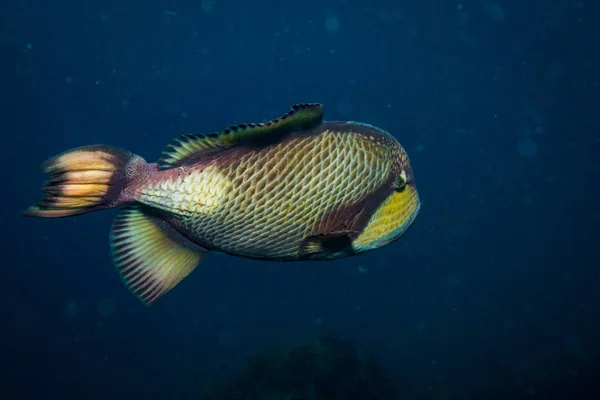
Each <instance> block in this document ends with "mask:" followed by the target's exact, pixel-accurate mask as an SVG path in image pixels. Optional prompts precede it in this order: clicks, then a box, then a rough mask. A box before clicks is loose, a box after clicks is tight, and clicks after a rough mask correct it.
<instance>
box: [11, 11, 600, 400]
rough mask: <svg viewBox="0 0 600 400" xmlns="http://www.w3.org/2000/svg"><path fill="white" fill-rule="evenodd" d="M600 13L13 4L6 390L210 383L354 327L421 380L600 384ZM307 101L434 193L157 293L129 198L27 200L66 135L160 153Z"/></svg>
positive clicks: (77, 394)
mask: <svg viewBox="0 0 600 400" xmlns="http://www.w3.org/2000/svg"><path fill="white" fill-rule="evenodd" d="M598 18H600V6H599V5H598V4H596V3H595V2H592V1H572V0H562V1H558V0H555V1H548V0H530V1H528V2H523V1H517V0H490V1H480V0H465V1H462V2H461V3H460V4H459V3H458V2H454V1H443V0H423V1H420V2H415V1H379V0H377V1H371V2H364V1H357V0H348V1H342V0H338V1H330V0H328V1H314V0H308V1H302V2H276V1H262V2H261V1H257V2H244V1H240V0H237V1H233V0H231V1H229V0H214V1H211V0H204V1H175V0H173V1H158V0H147V1H140V0H138V1H115V0H108V1H107V0H103V1H85V2H83V1H75V0H61V1H42V0H29V1H25V0H23V1H17V0H8V1H5V2H3V3H2V12H1V13H0V46H1V49H0V50H1V53H0V54H2V56H1V59H2V62H1V63H0V70H1V71H0V72H1V75H0V76H1V78H0V79H1V84H0V86H1V88H0V115H1V119H0V121H1V122H2V133H1V134H0V144H1V148H2V149H3V151H2V161H3V162H2V167H3V175H2V176H3V187H2V189H3V190H2V208H1V209H2V230H1V232H2V233H1V234H2V238H1V240H0V243H1V244H2V261H1V265H2V266H1V272H2V275H1V279H0V282H1V283H0V300H1V304H2V307H1V314H0V315H1V320H0V324H1V325H0V357H1V358H0V361H1V365H2V373H1V374H0V376H1V380H2V383H1V384H0V392H1V394H0V397H1V398H3V399H8V398H10V399H25V398H28V399H38V398H39V399H42V398H43V399H46V398H59V397H60V398H62V399H65V400H66V399H82V398H85V399H107V398H112V399H120V398H129V399H132V398H134V399H137V398H144V399H171V398H172V399H199V398H200V395H201V394H202V391H203V390H204V387H205V385H207V384H209V383H210V382H211V381H212V380H213V379H214V378H215V377H216V376H219V375H223V374H226V372H224V371H225V370H228V369H229V368H232V369H233V368H235V367H234V366H235V365H237V364H238V363H240V362H241V361H243V360H244V359H245V358H246V357H247V356H248V355H250V354H253V353H256V352H261V351H264V350H269V349H271V348H274V347H277V346H287V345H290V344H294V343H296V342H298V341H302V340H306V339H307V338H308V339H310V338H312V337H314V336H317V335H319V334H321V333H324V332H335V333H336V334H338V335H339V336H341V337H343V338H345V339H348V340H351V341H353V342H354V343H355V344H356V346H357V347H359V348H360V349H362V350H363V351H365V352H367V353H373V354H376V355H377V356H378V358H379V359H380V361H381V364H382V366H384V368H386V370H387V371H388V372H389V374H391V375H392V376H393V377H394V379H395V381H396V382H397V384H398V385H399V386H400V387H401V388H402V393H403V396H404V397H403V398H406V399H484V398H485V399H494V398H498V399H506V398H511V399H515V398H544V399H545V398H567V397H566V396H567V395H570V396H571V397H569V398H575V397H574V396H579V397H577V398H590V399H593V398H598V396H600V395H599V394H598V391H597V389H598V387H597V386H596V385H597V384H596V380H595V379H596V378H597V376H598V375H597V374H598V367H600V365H599V364H600V363H599V357H600V342H599V340H598V338H599V337H600V325H599V323H600V317H599V315H600V312H599V305H600V294H599V291H598V284H599V283H600V274H599V272H598V267H599V266H600V256H599V253H598V240H599V239H600V229H599V226H600V224H599V223H600V208H599V207H598V197H597V196H598V189H597V186H598V182H600V151H599V150H600V118H599V117H598V104H600V58H599V55H598V54H599V53H598V39H597V38H598V37H600V33H599V32H598V28H597V21H598ZM302 102H321V103H323V104H324V106H325V117H326V119H344V120H347V119H350V120H357V121H362V122H367V123H371V124H374V125H377V126H380V127H382V128H384V129H386V130H388V131H389V132H391V133H392V134H394V135H395V136H396V137H397V138H398V139H399V140H400V142H401V143H402V144H403V145H404V147H405V148H406V149H407V151H408V153H409V156H410V157H411V160H412V165H413V168H414V170H415V174H416V179H417V187H418V189H419V192H420V195H421V199H422V201H423V205H422V210H421V214H420V215H419V217H418V218H417V220H416V222H415V224H414V226H413V227H412V228H411V229H409V231H408V232H407V233H406V234H405V235H404V237H402V238H401V239H400V240H399V241H398V242H395V243H394V244H392V245H390V246H387V247H385V248H383V249H381V250H378V251H376V252H372V253H369V254H366V255H363V256H359V257H355V258H351V259H345V260H339V261H335V262H330V263H286V264H282V263H268V262H260V261H249V260H245V259H239V258H234V257H229V256H225V255H220V254H212V255H211V256H210V257H208V258H207V259H206V260H205V262H204V263H203V264H202V265H201V266H200V267H199V268H197V269H196V271H194V273H193V274H191V275H190V276H189V277H188V278H187V279H185V281H184V282H183V283H181V284H180V285H179V286H178V287H177V288H176V289H174V290H173V291H172V292H170V293H169V294H168V295H166V296H165V297H164V298H162V299H161V300H160V301H159V302H158V303H157V304H156V305H155V306H153V307H151V308H145V307H144V306H143V305H141V304H140V303H139V302H138V301H137V300H136V299H135V298H134V297H133V296H132V295H131V294H130V293H129V292H128V291H127V290H126V289H125V288H124V286H123V285H122V283H121V281H120V279H119V277H118V274H117V273H116V272H115V271H114V268H113V266H112V263H111V260H110V257H109V247H108V230H109V227H110V224H111V220H112V218H113V217H114V216H115V214H116V211H115V210H111V211H106V212H101V213H95V214H91V215H85V216H80V217H74V218H70V219H62V220H36V219H27V218H24V217H20V216H18V212H19V211H21V210H22V209H24V208H26V207H27V206H29V205H30V204H31V203H33V202H35V201H36V200H37V199H38V197H39V196H40V194H41V192H40V186H41V184H42V182H43V175H42V174H41V172H40V169H39V164H40V163H41V162H42V161H43V160H45V159H46V158H48V157H50V156H52V155H54V154H56V153H59V152H62V151H64V150H66V149H68V148H71V147H75V146H80V145H86V144H95V143H104V144H110V145H115V146H122V147H125V148H128V149H129V150H131V151H134V152H136V153H137V154H140V155H141V156H143V157H145V158H146V159H148V160H151V161H153V160H155V159H157V158H158V156H159V155H160V152H161V150H162V149H163V147H165V146H166V145H167V144H168V143H169V142H170V141H171V139H172V138H173V137H175V136H177V135H180V134H183V133H187V132H211V131H217V130H220V129H223V128H224V127H226V126H228V125H231V124H234V123H241V122H261V121H263V120H267V119H271V118H275V117H278V116H280V115H282V114H284V113H285V112H287V110H288V109H289V107H290V106H291V105H292V104H294V103H302ZM586 396H587V397H586ZM366 400H368V399H366Z"/></svg>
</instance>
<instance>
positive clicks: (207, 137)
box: [158, 103, 323, 169]
mask: <svg viewBox="0 0 600 400" xmlns="http://www.w3.org/2000/svg"><path fill="white" fill-rule="evenodd" d="M322 120H323V106H322V105H321V104H316V103H312V104H296V105H293V106H292V108H291V110H290V111H289V112H288V113H287V114H285V115H284V116H282V117H279V118H277V119H274V120H272V121H269V122H265V123H261V124H240V125H233V126H230V127H229V128H227V129H225V130H224V131H223V132H215V133H208V134H187V135H183V136H179V137H178V138H176V139H175V140H173V141H172V142H171V143H170V144H169V145H168V146H167V148H166V149H165V150H164V151H163V152H162V154H161V156H160V159H159V160H158V168H159V169H168V168H173V167H178V166H181V165H183V164H185V163H187V162H189V161H191V160H195V159H197V158H198V157H201V156H202V155H206V154H210V153H214V152H216V151H221V150H224V149H227V148H230V147H233V146H237V145H241V144H245V145H255V146H263V145H265V144H267V143H271V142H276V141H278V140H280V139H281V138H283V137H285V136H286V135H288V134H290V133H292V132H298V131H301V130H306V129H310V128H312V127H314V126H316V125H318V124H320V123H321V121H322Z"/></svg>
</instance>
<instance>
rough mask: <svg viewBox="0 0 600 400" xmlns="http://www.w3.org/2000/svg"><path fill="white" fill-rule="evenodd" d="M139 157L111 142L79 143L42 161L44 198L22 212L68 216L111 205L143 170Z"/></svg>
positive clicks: (142, 163) (32, 214)
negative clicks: (106, 144) (98, 143)
mask: <svg viewBox="0 0 600 400" xmlns="http://www.w3.org/2000/svg"><path fill="white" fill-rule="evenodd" d="M146 168H147V164H146V161H144V159H143V158H141V157H139V156H136V155H135V154H133V153H130V152H129V151H127V150H122V149H118V148H116V147H111V146H103V145H94V146H85V147H79V148H76V149H73V150H69V151H66V152H64V153H62V154H59V155H57V156H56V157H53V158H51V159H50V160H48V161H46V162H45V163H44V164H43V170H44V172H45V173H46V174H48V175H49V179H48V181H47V182H46V184H45V185H44V198H43V199H42V200H41V201H39V202H38V203H37V204H35V205H33V206H31V207H29V208H28V209H27V210H25V211H23V215H28V216H34V217H45V218H58V217H69V216H72V215H78V214H85V213H88V212H92V211H96V210H102V209H105V208H110V207H115V206H118V205H120V204H122V203H123V201H125V200H127V199H123V196H121V194H122V191H123V189H125V188H126V187H127V185H128V184H129V183H130V182H131V181H132V180H133V179H135V178H137V177H138V176H139V175H140V174H141V173H142V172H143V171H146Z"/></svg>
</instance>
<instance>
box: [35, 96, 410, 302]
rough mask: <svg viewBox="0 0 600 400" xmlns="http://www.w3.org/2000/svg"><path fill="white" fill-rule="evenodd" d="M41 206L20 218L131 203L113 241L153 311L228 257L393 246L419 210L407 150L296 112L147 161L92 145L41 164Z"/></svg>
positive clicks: (314, 112)
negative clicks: (218, 256) (208, 265)
mask: <svg viewBox="0 0 600 400" xmlns="http://www.w3.org/2000/svg"><path fill="white" fill-rule="evenodd" d="M43 170H44V172H45V173H46V174H48V176H49V178H48V181H47V182H46V184H45V186H44V189H43V190H44V197H43V199H42V200H41V201H39V202H38V203H37V204H35V205H33V206H31V207H30V208H28V209H27V210H25V211H24V212H23V213H24V214H25V215H30V216H35V217H44V218H58V217H69V216H73V215H79V214H85V213H89V212H92V211H97V210H103V209H107V208H112V207H120V206H123V207H122V208H121V209H120V211H119V213H118V215H117V216H116V218H115V220H114V223H113V225H112V228H111V232H110V249H111V255H112V259H113V262H114V264H115V265H116V268H117V270H118V272H119V274H120V276H121V278H122V279H123V281H124V283H125V284H126V286H127V287H128V288H129V289H130V290H131V292H132V293H133V294H134V295H135V296H137V297H138V298H139V299H140V300H141V301H142V302H143V303H144V304H146V305H150V304H152V303H153V302H155V301H156V300H157V299H158V298H160V297H161V296H162V295H164V294H165V293H166V292H168V291H169V290H170V289H172V288H173V287H174V286H175V285H177V284H178V283H179V282H180V281H181V280H182V279H183V278H185V277H186V276H187V275H188V274H189V273H190V272H192V271H193V270H194V268H196V266H197V265H198V264H199V263H200V262H201V261H202V259H203V258H204V257H205V256H206V254H207V253H209V252H211V251H219V252H223V253H227V254H231V255H235V256H241V257H247V258H253V259H262V260H280V261H291V260H332V259H338V258H341V257H347V256H351V255H355V254H358V253H362V252H365V251H368V250H372V249H376V248H378V247H381V246H383V245H386V244H388V243H390V242H392V241H393V240H395V239H397V238H398V237H399V236H400V235H402V234H403V233H404V232H405V231H406V229H407V228H408V227H409V226H410V225H411V223H412V222H413V220H414V219H415V217H416V216H417V214H418V212H419V208H420V201H419V196H418V194H417V189H416V187H415V182H414V175H413V170H412V168H411V165H410V162H409V159H408V156H407V154H406V152H405V150H404V148H403V147H402V146H401V145H400V143H398V141H397V140H396V139H395V138H394V137H393V136H392V135H390V134H389V133H387V132H385V131H384V130H382V129H379V128H376V127H374V126H372V125H368V124H364V123H358V122H342V121H324V120H323V107H322V106H321V105H320V104H299V105H295V106H293V107H292V109H291V111H290V112H288V113H287V114H285V115H284V116H282V117H280V118H277V119H275V120H272V121H269V122H265V123H255V124H254V123H249V124H241V125H235V126H231V127H229V128H227V129H225V130H223V131H222V132H217V133H209V134H186V135H183V136H180V137H178V138H176V139H175V140H174V141H173V142H172V143H171V144H169V145H168V146H167V148H166V149H165V150H164V151H163V152H162V154H161V156H160V158H159V159H158V162H156V163H147V162H146V161H145V160H144V159H143V158H142V157H140V156H138V155H135V154H133V153H131V152H129V151H127V150H123V149H119V148H115V147H111V146H105V145H93V146H84V147H79V148H75V149H72V150H69V151H66V152H64V153H62V154H59V155H57V156H55V157H53V158H51V159H50V160H48V161H47V162H46V163H44V164H43Z"/></svg>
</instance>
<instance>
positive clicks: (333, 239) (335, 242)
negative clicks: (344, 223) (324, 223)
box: [300, 231, 355, 258]
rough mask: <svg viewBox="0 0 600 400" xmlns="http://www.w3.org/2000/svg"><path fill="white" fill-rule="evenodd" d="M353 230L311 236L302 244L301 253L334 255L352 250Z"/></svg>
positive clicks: (321, 255)
mask: <svg viewBox="0 0 600 400" xmlns="http://www.w3.org/2000/svg"><path fill="white" fill-rule="evenodd" d="M353 233H355V232H353V231H337V232H331V233H324V234H319V235H313V236H309V237H307V238H306V239H304V241H303V242H302V244H301V245H300V254H302V255H304V256H307V257H309V258H311V257H314V256H316V257H318V258H320V257H324V258H327V256H334V255H335V254H339V253H344V252H348V251H352V239H351V237H350V235H352V234H353Z"/></svg>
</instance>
